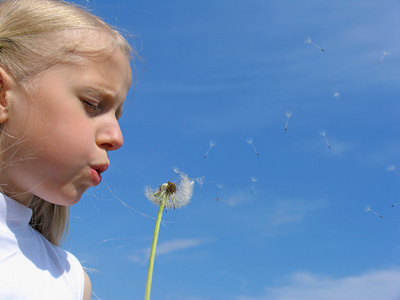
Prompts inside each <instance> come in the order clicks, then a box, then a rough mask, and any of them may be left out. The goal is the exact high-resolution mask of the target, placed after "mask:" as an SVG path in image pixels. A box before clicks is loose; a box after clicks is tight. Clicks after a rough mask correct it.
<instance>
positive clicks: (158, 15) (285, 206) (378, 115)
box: [65, 0, 400, 300]
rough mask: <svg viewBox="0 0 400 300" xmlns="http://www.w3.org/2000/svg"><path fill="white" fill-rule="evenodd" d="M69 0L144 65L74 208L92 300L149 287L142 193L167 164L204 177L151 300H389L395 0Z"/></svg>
mask: <svg viewBox="0 0 400 300" xmlns="http://www.w3.org/2000/svg"><path fill="white" fill-rule="evenodd" d="M77 2H79V3H83V4H84V5H86V6H88V7H89V8H90V9H91V10H92V12H94V13H95V14H97V15H100V16H101V17H103V18H104V19H105V20H106V21H108V22H110V23H111V24H113V25H115V26H117V27H119V28H122V29H124V30H125V31H126V32H129V33H131V34H133V35H134V36H135V37H134V38H133V41H134V43H135V47H136V49H137V50H138V52H139V53H140V55H141V56H142V57H143V58H144V60H145V63H144V62H143V61H142V62H141V61H138V63H137V82H136V87H135V91H134V92H133V90H131V92H130V94H129V96H128V100H127V103H126V105H125V110H124V115H123V117H122V119H121V127H122V130H123V132H124V137H125V144H124V147H123V148H122V149H121V150H119V151H117V152H115V153H112V154H111V162H112V163H111V167H110V169H109V170H108V171H107V172H106V173H105V175H104V178H103V182H102V184H101V185H100V186H99V187H97V188H94V189H92V190H90V191H88V193H87V194H86V195H85V196H84V197H83V198H82V200H81V201H80V202H79V203H78V204H77V205H75V206H74V207H73V208H72V216H71V226H70V227H71V228H70V238H69V240H68V241H67V243H66V244H65V248H67V249H69V250H70V251H71V252H73V253H74V254H75V255H76V256H77V257H78V258H79V259H80V260H81V261H82V263H83V265H84V266H86V267H87V268H89V269H92V271H91V272H89V274H90V277H91V280H92V285H93V292H94V293H95V295H96V296H93V299H104V300H111V299H113V300H114V299H117V300H119V299H121V300H124V299H143V298H144V290H145V284H146V276H147V265H148V255H149V248H150V246H151V241H152V235H153V230H154V225H155V220H154V217H156V214H157V210H158V208H157V207H155V206H154V205H153V204H152V203H151V202H149V201H148V200H147V199H146V197H145V196H144V188H145V186H152V187H154V188H155V187H157V186H159V185H160V184H162V183H164V182H167V181H169V180H170V181H172V180H175V179H176V177H177V174H175V173H174V172H173V168H174V167H178V168H179V169H181V170H182V171H185V172H186V173H188V174H189V176H190V177H202V176H204V184H203V186H200V185H198V184H196V185H195V188H194V196H193V198H192V203H191V204H190V205H189V206H187V207H186V208H184V209H179V210H175V211H173V210H171V211H168V212H167V213H166V214H164V216H163V220H164V221H165V223H164V225H165V226H162V227H161V230H160V236H159V244H158V254H157V256H156V261H155V268H154V277H153V287H152V299H155V300H322V299H323V300H347V299H349V300H377V299H379V300H380V299H382V300H398V299H399V297H400V261H399V255H400V240H399V238H400V234H399V232H400V223H399V216H400V205H398V206H395V207H391V206H392V205H393V204H396V203H398V202H400V185H399V179H400V176H399V175H400V126H399V115H400V100H399V95H400V68H399V63H400V17H399V16H400V2H399V1H393V0H388V1H375V0H346V1H345V0H342V1H334V2H332V1H321V0H315V1H285V0H283V1H260V0H258V1H255V0H253V1H251V0H246V1H245V0H241V1H231V0H229V1H228V0H213V1H211V0H205V1H190V0H187V1H183V0H182V1H178V0H171V1H161V0H158V1H155V0H134V1H130V0H129V1H128V0H118V1H108V0H95V1H94V0H92V1H78V0H77ZM307 36H310V38H311V41H312V42H313V43H315V45H316V46H315V45H313V44H312V43H305V40H306V38H307ZM317 46H318V47H320V48H323V49H324V50H325V51H321V50H320V48H318V47H317ZM384 51H386V52H388V54H387V55H385V56H384ZM383 56H384V57H383ZM382 57H383V59H382ZM381 59H382V61H381V63H378V62H379V61H380V60H381ZM145 65H146V66H145ZM145 67H146V70H145V71H144V68H145ZM335 81H336V85H335ZM335 93H338V94H339V95H336V96H335V95H334V94H335ZM286 111H290V112H292V116H291V117H290V118H289V122H288V128H287V131H285V126H286V121H287V117H286V115H285V112H286ZM321 131H325V132H326V135H325V138H326V140H325V138H324V136H322V135H321V134H320V133H321ZM249 138H252V139H253V144H252V145H253V146H254V147H255V149H256V150H257V151H258V153H259V156H257V155H256V152H255V151H254V149H253V148H252V145H251V144H249V143H247V142H246V141H247V140H248V139H249ZM210 140H211V141H213V142H215V146H214V147H212V148H211V150H210V151H209V153H208V155H207V157H206V159H203V156H204V155H205V153H206V152H207V150H208V148H209V143H210ZM328 144H329V145H330V146H331V148H329V147H328ZM251 177H254V178H257V181H256V182H254V188H253V193H251V189H252V184H253V182H252V180H251ZM217 197H218V199H220V200H219V201H216V198H217ZM122 202H123V203H125V204H126V205H127V206H129V207H127V206H125V205H124V204H123V203H122ZM367 205H369V206H370V208H371V209H372V211H373V212H376V213H377V214H378V215H382V216H383V218H381V217H379V216H378V215H376V214H374V213H373V212H372V211H368V212H366V211H365V208H366V206H367Z"/></svg>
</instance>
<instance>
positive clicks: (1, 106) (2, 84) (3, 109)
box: [0, 67, 13, 123]
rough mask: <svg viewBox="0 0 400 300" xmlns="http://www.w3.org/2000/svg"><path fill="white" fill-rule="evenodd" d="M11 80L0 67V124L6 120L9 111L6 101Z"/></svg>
mask: <svg viewBox="0 0 400 300" xmlns="http://www.w3.org/2000/svg"><path fill="white" fill-rule="evenodd" d="M12 82H13V81H12V79H11V77H10V75H8V74H7V72H6V71H5V70H4V69H3V68H1V67H0V123H4V122H5V121H7V120H8V116H9V109H8V101H7V91H8V90H9V87H10V85H11V84H12Z"/></svg>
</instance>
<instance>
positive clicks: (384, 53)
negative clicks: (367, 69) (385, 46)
mask: <svg viewBox="0 0 400 300" xmlns="http://www.w3.org/2000/svg"><path fill="white" fill-rule="evenodd" d="M386 55H389V53H387V52H385V51H383V55H382V57H381V59H380V60H379V62H378V64H380V63H381V62H382V60H383V58H384V57H385V56H386Z"/></svg>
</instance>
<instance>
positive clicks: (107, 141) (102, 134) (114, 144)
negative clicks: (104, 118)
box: [96, 120, 124, 151]
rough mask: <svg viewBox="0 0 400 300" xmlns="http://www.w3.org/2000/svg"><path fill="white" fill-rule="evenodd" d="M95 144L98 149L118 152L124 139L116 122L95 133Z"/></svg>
mask: <svg viewBox="0 0 400 300" xmlns="http://www.w3.org/2000/svg"><path fill="white" fill-rule="evenodd" d="M96 143H97V146H98V147H100V148H102V149H104V150H107V151H113V150H118V149H119V148H121V147H122V145H123V143H124V138H123V136H122V132H121V128H120V127H119V123H118V121H117V120H115V121H114V122H113V123H112V124H109V125H108V126H105V127H104V128H102V129H101V130H100V131H99V132H98V133H97V137H96Z"/></svg>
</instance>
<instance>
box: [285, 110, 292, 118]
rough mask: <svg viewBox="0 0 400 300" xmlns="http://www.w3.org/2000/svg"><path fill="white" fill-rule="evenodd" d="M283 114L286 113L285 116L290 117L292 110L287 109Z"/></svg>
mask: <svg viewBox="0 0 400 300" xmlns="http://www.w3.org/2000/svg"><path fill="white" fill-rule="evenodd" d="M285 114H286V117H288V118H290V117H291V116H292V112H291V111H288V110H287V111H286V112H285Z"/></svg>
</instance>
